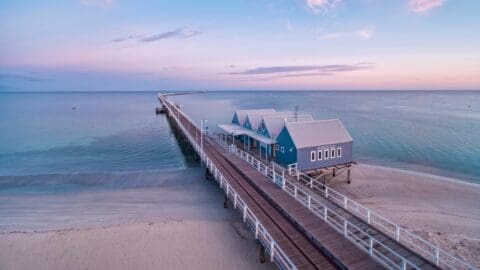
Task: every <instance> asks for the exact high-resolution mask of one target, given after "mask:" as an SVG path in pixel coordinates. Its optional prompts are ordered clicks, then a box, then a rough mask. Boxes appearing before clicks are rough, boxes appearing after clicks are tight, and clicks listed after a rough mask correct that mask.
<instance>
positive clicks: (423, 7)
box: [408, 0, 446, 13]
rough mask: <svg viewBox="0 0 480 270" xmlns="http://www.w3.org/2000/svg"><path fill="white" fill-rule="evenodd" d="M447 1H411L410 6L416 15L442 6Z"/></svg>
mask: <svg viewBox="0 0 480 270" xmlns="http://www.w3.org/2000/svg"><path fill="white" fill-rule="evenodd" d="M445 2H446V0H410V1H409V2H408V6H409V8H410V10H412V11H413V12H415V13H424V12H428V11H429V10H431V9H433V8H436V7H440V6H442V5H443V4H444V3H445Z"/></svg>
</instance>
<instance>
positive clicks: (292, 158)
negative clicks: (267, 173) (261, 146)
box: [275, 127, 297, 166]
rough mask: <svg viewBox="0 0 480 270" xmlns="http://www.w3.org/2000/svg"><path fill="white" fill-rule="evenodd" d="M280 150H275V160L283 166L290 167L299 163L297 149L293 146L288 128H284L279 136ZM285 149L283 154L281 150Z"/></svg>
mask: <svg viewBox="0 0 480 270" xmlns="http://www.w3.org/2000/svg"><path fill="white" fill-rule="evenodd" d="M277 145H278V150H275V160H276V161H277V163H279V164H282V165H284V166H285V165H288V164H292V163H296V162H297V149H296V148H295V145H294V144H293V140H292V138H291V137H290V134H289V133H288V131H287V128H285V127H284V128H283V129H282V131H280V134H278V136H277ZM282 147H283V149H284V151H283V153H282V151H281V149H282Z"/></svg>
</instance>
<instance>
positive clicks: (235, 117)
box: [232, 113, 240, 125]
mask: <svg viewBox="0 0 480 270" xmlns="http://www.w3.org/2000/svg"><path fill="white" fill-rule="evenodd" d="M232 124H237V125H240V122H239V121H238V116H237V113H235V114H234V115H233V119H232Z"/></svg>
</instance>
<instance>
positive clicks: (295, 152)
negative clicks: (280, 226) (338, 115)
mask: <svg viewBox="0 0 480 270" xmlns="http://www.w3.org/2000/svg"><path fill="white" fill-rule="evenodd" d="M276 141H277V146H276V147H277V149H278V152H277V154H276V156H275V160H276V161H277V162H278V163H279V164H282V165H285V166H287V165H289V164H296V168H297V170H299V171H307V170H314V169H318V168H325V167H331V166H336V165H341V164H348V163H351V162H353V139H352V137H351V136H350V134H349V133H348V131H347V130H346V129H345V127H344V126H343V124H342V122H341V121H340V120H338V119H332V120H316V121H308V122H287V123H285V126H284V127H283V129H282V130H281V131H280V134H279V135H278V136H277V139H276Z"/></svg>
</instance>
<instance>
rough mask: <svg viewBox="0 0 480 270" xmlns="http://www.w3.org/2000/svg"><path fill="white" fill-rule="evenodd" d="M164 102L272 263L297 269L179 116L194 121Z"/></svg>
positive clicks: (164, 100)
mask: <svg viewBox="0 0 480 270" xmlns="http://www.w3.org/2000/svg"><path fill="white" fill-rule="evenodd" d="M161 100H162V102H164V104H165V105H166V108H167V110H168V111H169V113H170V115H171V116H172V117H173V118H174V119H175V121H176V122H177V123H178V126H179V127H180V129H181V130H182V131H183V133H184V134H185V136H186V137H187V138H188V140H189V141H190V143H191V144H192V146H193V147H194V149H195V151H196V152H197V153H198V155H199V156H200V158H201V160H202V162H203V163H204V164H205V165H206V166H207V167H208V168H209V169H210V171H211V172H212V173H213V175H214V178H215V180H216V181H217V182H218V183H219V184H220V188H222V189H223V190H224V192H225V194H226V196H227V198H229V199H230V200H231V201H232V202H233V205H234V208H235V209H238V210H239V211H240V212H241V213H242V217H243V221H244V222H245V223H246V224H247V225H248V227H249V228H250V229H252V231H253V232H254V233H255V239H257V240H259V241H260V242H261V244H262V245H263V246H264V247H265V251H266V252H267V254H269V255H270V261H272V262H275V263H277V264H278V265H279V267H280V268H281V269H294V270H295V269H297V267H296V266H295V265H294V264H293V262H292V261H291V260H290V258H289V257H288V256H287V255H286V254H285V252H284V251H283V250H282V249H281V247H280V246H278V244H277V243H276V241H275V239H273V237H272V236H271V235H270V234H269V233H268V230H267V229H266V228H265V227H264V226H263V225H262V223H261V222H260V221H259V219H258V218H257V217H256V216H255V214H254V213H253V212H252V211H251V210H250V208H249V207H248V206H247V204H246V203H245V202H244V201H243V199H242V198H241V197H240V196H239V195H238V193H237V192H236V191H235V189H234V188H233V187H232V186H231V185H230V183H229V181H228V179H226V178H225V177H224V176H223V174H222V173H221V172H220V171H219V170H218V168H217V167H216V166H215V164H214V163H213V162H212V160H211V159H210V158H209V157H208V155H207V154H206V153H205V152H204V151H203V149H201V146H200V145H199V144H198V142H197V141H196V139H195V138H193V137H192V136H191V134H190V133H189V132H188V131H187V129H186V128H185V127H184V126H183V124H182V123H181V121H180V120H179V118H178V117H179V114H182V116H184V117H185V119H187V120H188V121H189V122H190V124H192V125H194V124H193V123H194V122H193V121H191V119H190V118H189V117H187V116H186V115H185V114H184V113H183V112H181V111H180V110H178V108H175V112H174V111H173V110H172V108H171V107H173V104H171V102H170V101H168V100H167V99H166V98H161Z"/></svg>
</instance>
